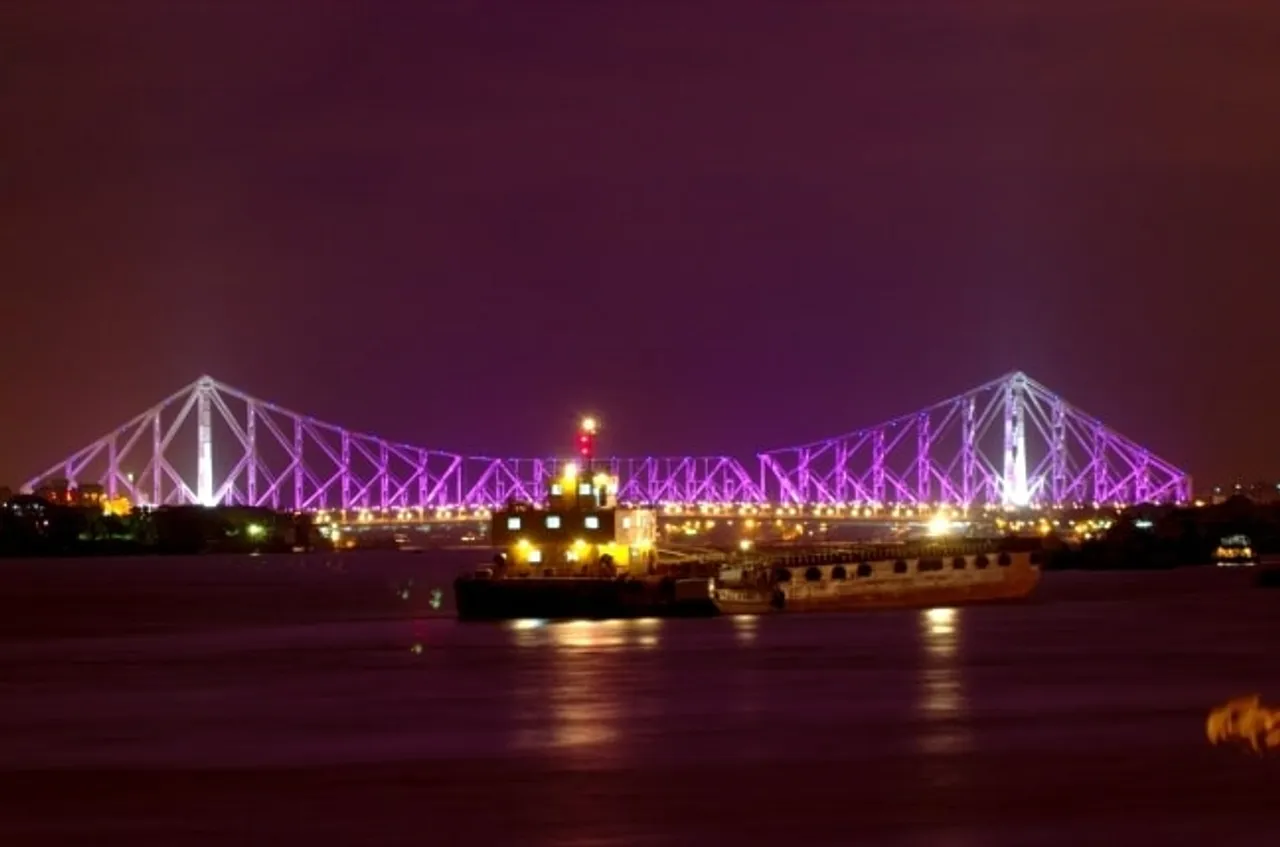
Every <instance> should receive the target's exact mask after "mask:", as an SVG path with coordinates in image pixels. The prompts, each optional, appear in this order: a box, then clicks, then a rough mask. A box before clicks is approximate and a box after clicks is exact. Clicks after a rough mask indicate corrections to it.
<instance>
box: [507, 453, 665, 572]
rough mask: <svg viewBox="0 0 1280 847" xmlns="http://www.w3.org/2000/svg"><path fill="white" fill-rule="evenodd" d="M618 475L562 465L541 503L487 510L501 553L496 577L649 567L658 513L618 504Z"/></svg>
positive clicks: (653, 562)
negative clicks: (562, 470) (580, 469)
mask: <svg viewBox="0 0 1280 847" xmlns="http://www.w3.org/2000/svg"><path fill="white" fill-rule="evenodd" d="M617 493H618V484H617V479H616V478H613V477H610V476H608V475H607V474H602V473H595V474H593V473H591V468H590V464H588V465H587V466H586V468H585V469H584V470H583V471H582V472H580V471H579V469H578V468H577V466H576V465H574V464H568V465H566V466H565V468H564V472H563V474H562V475H561V477H560V479H558V480H556V481H555V482H553V483H552V484H551V485H550V486H549V489H548V493H547V494H548V496H547V501H546V504H545V505H534V504H532V503H521V502H515V501H513V502H510V503H508V504H507V506H506V508H505V509H501V510H498V511H495V512H494V513H493V525H492V527H491V530H490V532H491V538H492V540H493V545H494V547H496V548H498V549H500V550H502V551H504V552H502V553H499V554H498V556H497V557H495V563H496V565H497V568H498V570H499V571H500V573H495V576H505V577H508V578H511V577H515V578H519V577H577V578H594V579H614V578H616V577H619V576H622V575H624V574H625V575H630V576H633V577H642V576H646V575H648V574H652V573H653V572H654V568H655V565H656V552H655V550H654V541H655V539H656V537H657V528H658V516H657V513H656V512H655V511H653V510H652V509H628V508H622V507H620V506H619V505H618V502H617Z"/></svg>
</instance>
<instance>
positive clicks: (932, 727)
mask: <svg viewBox="0 0 1280 847" xmlns="http://www.w3.org/2000/svg"><path fill="white" fill-rule="evenodd" d="M920 633H921V635H920V637H921V644H922V646H923V648H924V651H923V652H924V655H923V657H922V661H921V663H920V671H919V673H920V700H919V711H920V714H921V717H922V718H923V719H924V721H925V722H926V726H925V728H924V729H923V731H922V732H921V735H920V738H919V742H918V746H919V748H920V751H921V752H923V753H961V752H964V751H966V750H969V749H970V748H971V747H972V746H973V736H972V732H971V731H970V730H969V727H968V725H967V715H966V712H967V709H968V703H967V701H966V700H965V693H964V680H963V676H962V667H961V662H960V657H959V655H958V654H959V652H960V651H959V647H960V643H959V642H960V612H959V611H958V610H956V609H927V610H925V611H923V612H921V613H920Z"/></svg>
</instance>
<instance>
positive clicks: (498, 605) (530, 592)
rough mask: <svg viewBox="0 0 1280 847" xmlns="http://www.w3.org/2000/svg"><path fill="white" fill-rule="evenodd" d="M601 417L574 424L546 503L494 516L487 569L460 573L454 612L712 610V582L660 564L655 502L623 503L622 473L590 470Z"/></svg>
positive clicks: (548, 614)
mask: <svg viewBox="0 0 1280 847" xmlns="http://www.w3.org/2000/svg"><path fill="white" fill-rule="evenodd" d="M596 432H597V423H596V421H595V420H594V419H592V418H587V419H585V420H584V421H583V422H582V425H581V427H580V428H579V431H578V450H577V452H578V454H579V457H580V459H581V460H582V464H581V466H580V465H579V464H577V463H574V462H569V463H566V464H565V465H564V467H563V470H562V473H561V476H560V478H559V479H558V480H556V481H555V482H553V483H552V484H551V485H550V486H549V492H548V497H547V501H546V503H545V504H533V503H521V502H515V501H512V502H509V503H508V504H507V505H506V507H505V508H503V509H500V510H495V511H494V512H493V516H492V524H491V529H490V532H491V536H490V537H491V539H492V543H493V545H494V546H495V547H497V548H499V549H500V552H498V553H496V554H495V555H494V557H493V564H492V565H491V566H490V567H483V568H479V569H477V570H476V571H475V572H474V573H471V574H466V575H464V576H461V577H459V578H458V579H457V580H455V582H454V585H453V590H454V597H455V599H456V601H457V608H458V619H459V620H464V621H477V620H488V621H494V620H514V619H521V618H540V619H546V620H566V619H590V620H602V619H609V618H659V617H709V616H713V615H716V614H717V613H718V610H717V608H716V605H715V604H714V603H713V602H712V601H711V591H712V585H713V580H711V579H708V578H707V577H705V576H704V577H694V578H680V577H679V576H676V575H673V574H662V573H660V572H659V568H658V562H657V551H656V549H655V541H656V539H657V528H658V516H657V512H655V511H654V510H652V509H642V508H622V507H620V506H619V504H618V502H617V492H618V484H617V480H616V478H613V477H610V476H608V475H607V474H603V473H593V472H592V466H591V460H592V455H593V453H594V449H595V435H596Z"/></svg>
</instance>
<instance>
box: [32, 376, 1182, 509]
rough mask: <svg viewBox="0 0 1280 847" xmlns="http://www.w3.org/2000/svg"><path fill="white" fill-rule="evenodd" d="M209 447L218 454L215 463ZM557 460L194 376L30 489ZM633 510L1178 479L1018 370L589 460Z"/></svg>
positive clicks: (520, 471)
mask: <svg viewBox="0 0 1280 847" xmlns="http://www.w3.org/2000/svg"><path fill="white" fill-rule="evenodd" d="M215 446H216V447H217V450H216V454H215ZM563 467H564V462H563V461H562V460H560V459H556V458H491V457H479V456H463V455H459V454H457V453H450V452H445V451H441V450H432V449H428V448H425V447H418V446H415V445H411V444H405V443H402V442H397V441H391V440H388V439H384V438H379V437H377V436H374V435H368V434H365V433H359V432H353V431H351V430H348V429H344V428H343V427H340V426H336V425H334V424H329V423H324V422H322V421H318V420H316V419H315V418H312V417H309V416H307V415H302V414H299V413H297V412H293V411H290V410H288V409H285V408H282V407H280V406H277V405H275V404H274V403H269V402H267V401H265V400H259V399H258V398H256V397H253V396H250V395H249V394H246V393H244V392H243V391H240V390H238V389H235V388H232V387H231V386H228V385H225V384H223V383H220V382H218V381H216V380H214V379H213V378H211V377H207V376H206V377H202V378H200V379H198V380H196V381H195V382H194V383H192V384H191V385H189V386H187V387H186V388H183V389H182V390H181V391H178V392H177V393H175V394H173V395H172V396H170V397H168V398H166V399H165V400H163V401H162V402H160V403H159V404H157V405H156V406H153V407H152V408H150V409H148V410H146V411H145V412H143V413H142V414H140V415H138V416H137V417H135V418H134V419H133V420H131V421H129V422H128V423H126V424H124V425H123V426H121V427H119V428H117V429H115V430H113V431H112V432H109V433H107V434H106V435H104V436H103V437H102V438H99V439H98V440H97V441H94V442H93V443H92V444H89V445H88V446H86V447H84V448H83V449H81V450H79V451H78V452H76V453H74V454H72V455H71V456H70V457H68V458H67V459H65V460H63V461H61V462H58V463H57V464H55V465H53V466H52V467H50V468H48V469H47V470H46V471H44V472H43V473H41V474H38V475H37V476H36V477H34V478H33V479H31V480H30V481H28V482H27V484H26V485H25V486H24V490H27V491H34V490H38V489H39V488H40V487H41V486H43V485H46V484H50V483H51V482H53V481H54V480H65V481H66V482H67V483H69V484H71V485H82V484H86V483H96V484H100V485H102V486H103V487H104V488H105V489H106V490H107V493H108V495H109V496H111V497H117V496H124V497H127V498H129V499H130V500H131V501H132V502H133V503H135V504H146V505H152V506H159V505H171V504H172V505H177V504H203V505H218V504H238V505H251V506H267V507H271V508H274V509H284V510H299V511H319V510H325V509H345V510H361V509H369V510H374V509H376V510H379V511H382V512H386V511H394V510H403V509H421V510H428V509H430V510H433V511H434V510H439V509H458V508H465V509H472V510H474V509H477V508H492V507H494V506H498V505H500V504H503V503H506V502H508V501H509V500H511V499H517V500H527V501H534V502H539V501H541V500H543V499H544V498H545V496H546V493H547V490H548V487H549V485H550V484H551V482H552V481H553V480H556V479H559V478H560V476H561V474H562V471H563ZM593 470H600V471H605V472H607V473H609V474H611V475H612V476H615V477H616V478H617V481H618V499H619V500H620V501H622V502H624V503H635V504H682V505H683V506H685V507H692V506H696V505H697V504H760V505H764V504H773V505H783V506H786V505H797V506H804V507H814V506H824V505H826V506H836V505H840V504H843V505H844V506H845V507H862V508H866V507H869V508H892V507H895V506H897V507H906V506H920V505H925V504H930V505H948V506H954V507H957V508H971V507H982V506H999V507H1004V508H1008V507H1022V506H1035V505H1041V506H1067V505H1073V504H1082V505H1083V504H1116V505H1132V504H1136V503H1170V502H1185V501H1186V500H1188V499H1189V498H1190V494H1191V477H1190V476H1189V475H1188V474H1186V473H1185V472H1183V471H1181V470H1179V469H1178V468H1176V467H1174V466H1173V465H1172V464H1170V463H1169V462H1167V461H1165V460H1164V459H1161V458H1159V457H1158V456H1155V455H1153V454H1152V453H1151V452H1149V451H1148V450H1146V449H1144V448H1143V447H1141V446H1140V445H1138V444H1137V443H1135V442H1134V441H1131V440H1130V439H1128V438H1125V437H1124V436H1122V435H1120V434H1119V433H1117V432H1115V431H1113V430H1111V429H1109V428H1108V427H1107V426H1105V425H1104V424H1103V423H1102V422H1101V421H1099V420H1098V419H1097V418H1094V417H1092V416H1090V415H1088V414H1086V413H1084V412H1082V411H1080V410H1079V409H1077V408H1075V407H1073V406H1071V405H1070V404H1068V403H1067V402H1066V401H1064V400H1063V399H1062V398H1061V397H1059V396H1057V395H1056V394H1054V393H1052V392H1051V391H1049V390H1048V389H1046V388H1045V387H1044V386H1042V385H1041V384H1040V383H1038V382H1036V381H1035V380H1033V379H1031V378H1030V377H1028V376H1027V375H1026V374H1023V373H1021V372H1015V373H1012V374H1008V375H1006V376H1004V377H1001V378H1000V379H996V380H993V381H991V382H988V383H986V384H985V385H981V386H978V387H977V388H974V389H972V390H970V391H966V392H965V393H963V394H960V395H958V396H956V397H952V398H951V399H949V400H944V401H943V402H941V403H937V404H934V405H932V406H929V407H928V408H925V409H921V410H920V411H917V412H913V413H911V414H909V415H903V416H901V417H898V418H895V419H893V420H891V421H887V422H884V423H880V424H877V425H874V426H868V427H864V428H862V429H859V430H856V431H854V432H851V433H848V434H845V435H839V436H836V437H834V438H828V439H826V440H823V441H816V442H812V443H809V444H803V445H800V446H797V447H786V448H781V449H776V450H769V451H767V452H763V453H760V454H758V455H757V456H756V457H755V460H754V461H753V462H749V463H748V462H743V461H741V460H740V459H738V458H734V457H731V456H663V457H644V458H608V459H597V460H595V461H594V462H593Z"/></svg>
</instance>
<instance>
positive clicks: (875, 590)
mask: <svg viewBox="0 0 1280 847" xmlns="http://www.w3.org/2000/svg"><path fill="white" fill-rule="evenodd" d="M1038 559H1039V555H1038V553H1037V552H1033V551H1029V550H1014V549H1001V545H999V544H997V543H995V542H988V543H983V542H978V543H972V542H970V543H956V544H936V543H934V544H925V545H918V546H914V547H909V546H907V545H901V546H887V547H880V548H872V549H870V550H867V551H838V552H832V553H817V554H811V555H805V556H798V557H792V558H789V559H784V560H781V561H779V562H773V563H770V564H769V565H766V566H763V567H757V568H754V569H753V568H747V569H744V570H743V571H742V572H741V573H740V574H738V575H736V576H737V579H735V580H734V581H733V582H728V581H726V582H724V583H723V584H719V585H717V586H716V589H715V592H714V593H713V595H712V599H713V600H714V602H715V604H716V607H717V608H718V609H719V610H720V611H721V613H723V614H731V615H741V614H765V613H770V612H852V611H861V610H864V609H886V608H904V607H935V606H958V605H964V604H969V603H990V602H996V601H1002V600H1021V599H1023V598H1025V597H1028V596H1029V595H1030V594H1031V593H1032V592H1033V591H1034V590H1035V588H1036V585H1038V584H1039V582H1040V565H1039V561H1038Z"/></svg>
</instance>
